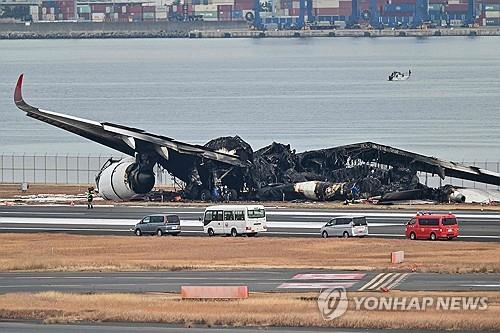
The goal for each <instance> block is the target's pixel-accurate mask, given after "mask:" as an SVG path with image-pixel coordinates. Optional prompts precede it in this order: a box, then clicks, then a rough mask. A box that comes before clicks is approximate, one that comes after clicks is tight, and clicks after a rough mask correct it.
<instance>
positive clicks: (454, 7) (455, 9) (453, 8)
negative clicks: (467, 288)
mask: <svg viewBox="0 0 500 333" xmlns="http://www.w3.org/2000/svg"><path fill="white" fill-rule="evenodd" d="M467 10H468V5H466V4H458V5H448V6H446V12H448V13H450V12H467Z"/></svg>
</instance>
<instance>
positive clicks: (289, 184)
mask: <svg viewBox="0 0 500 333" xmlns="http://www.w3.org/2000/svg"><path fill="white" fill-rule="evenodd" d="M22 81H23V76H22V75H21V76H20V77H19V79H18V82H17V86H16V89H15V93H14V102H15V104H16V106H17V107H18V108H19V109H21V110H22V111H24V112H26V115H27V116H29V117H31V118H34V119H37V120H40V121H43V122H46V123H49V124H51V125H54V126H56V127H59V128H62V129H64V130H67V131H69V132H72V133H75V134H77V135H80V136H82V137H85V138H87V139H90V140H92V141H95V142H98V143H100V144H103V145H105V146H107V147H110V148H112V149H115V150H117V151H120V152H122V153H124V154H126V155H129V156H130V157H128V158H124V159H122V160H109V161H108V162H107V163H106V164H105V165H104V166H103V167H102V169H101V171H100V172H99V174H98V176H97V178H96V183H97V188H98V190H99V192H100V194H101V196H103V197H104V198H106V199H112V200H127V199H130V198H131V197H133V196H134V195H136V194H141V193H147V192H149V191H151V189H153V187H154V184H155V175H154V172H153V168H154V166H155V165H156V164H159V165H161V166H162V167H163V168H164V169H166V170H167V171H168V172H169V173H170V174H172V175H173V176H174V177H176V178H177V179H179V180H181V181H182V183H183V185H184V189H183V194H184V196H185V197H186V198H190V199H202V200H209V199H210V198H211V196H212V193H214V191H213V190H214V189H218V188H221V187H223V188H227V189H228V190H227V193H229V194H230V198H231V199H233V200H235V199H257V200H294V199H309V200H321V201H325V200H345V199H351V198H353V199H356V198H371V197H380V198H382V199H383V200H384V199H386V200H405V199H431V200H436V201H447V200H449V199H450V198H451V199H453V200H458V201H462V199H463V198H461V197H460V195H459V194H457V193H454V189H453V188H451V187H443V188H439V189H433V188H429V187H427V186H425V185H423V184H421V183H420V182H419V178H418V176H417V172H419V171H423V172H428V173H431V174H436V175H439V176H440V177H441V178H443V179H444V177H446V176H451V177H455V178H462V179H467V180H471V181H476V182H483V183H487V184H493V185H500V174H498V173H495V172H492V171H488V170H484V169H480V168H476V167H471V166H464V165H460V164H456V163H453V162H448V161H443V160H440V159H437V158H434V157H427V156H423V155H419V154H415V153H411V152H408V151H404V150H400V149H397V148H392V147H389V146H384V145H380V144H376V143H372V142H364V143H358V144H352V145H345V146H339V147H334V148H328V149H321V150H315V151H306V152H302V153H297V152H295V150H293V149H292V148H291V147H290V145H284V144H281V143H272V144H271V145H269V146H267V147H264V148H261V149H259V150H257V151H253V150H252V148H251V147H250V145H249V144H248V143H246V142H245V141H243V140H242V139H241V138H240V137H238V136H235V137H222V138H218V139H214V140H211V141H210V142H208V143H207V144H205V145H204V146H199V145H191V144H187V143H183V142H179V141H176V140H174V139H172V138H169V137H165V136H162V135H157V134H152V133H148V132H146V131H143V130H141V129H137V128H131V127H126V126H123V125H119V124H113V123H108V122H105V123H100V122H96V121H92V120H87V119H82V118H77V117H73V116H68V115H64V114H60V113H56V112H52V111H46V110H42V109H39V108H36V107H34V106H31V105H29V104H28V103H27V102H26V101H25V100H24V99H23V96H22Z"/></svg>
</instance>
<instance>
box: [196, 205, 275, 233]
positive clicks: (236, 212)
mask: <svg viewBox="0 0 500 333" xmlns="http://www.w3.org/2000/svg"><path fill="white" fill-rule="evenodd" d="M266 230H267V226H266V210H265V209H264V206H262V205H246V206H243V205H241V206H240V205H220V206H210V207H208V208H207V209H205V214H204V216H203V231H204V232H206V233H207V234H208V235H209V236H214V235H231V236H233V237H236V236H238V235H247V236H249V237H252V236H255V235H257V233H259V232H263V231H266Z"/></svg>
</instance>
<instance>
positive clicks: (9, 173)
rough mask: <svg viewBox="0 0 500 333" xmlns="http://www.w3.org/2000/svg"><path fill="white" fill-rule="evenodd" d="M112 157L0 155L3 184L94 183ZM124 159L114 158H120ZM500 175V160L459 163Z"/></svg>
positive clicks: (165, 178)
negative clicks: (103, 166)
mask: <svg viewBox="0 0 500 333" xmlns="http://www.w3.org/2000/svg"><path fill="white" fill-rule="evenodd" d="M110 157H111V156H103V155H69V154H67V155H57V154H56V155H49V154H43V155H25V154H22V155H21V154H0V183H10V184H15V183H25V182H26V183H33V184H93V183H94V182H95V176H96V175H97V173H98V172H99V170H100V169H101V167H102V165H103V164H104V163H105V162H106V161H107V160H108V159H109V158H110ZM121 157H124V156H113V158H121ZM460 163H462V164H464V165H471V166H476V167H478V168H483V169H487V170H490V171H495V172H499V173H500V161H482V162H478V161H473V162H466V161H462V162H460ZM154 171H155V174H156V185H157V186H158V185H170V184H173V183H174V178H173V177H172V176H171V175H170V174H169V173H168V172H167V171H166V170H165V169H163V168H161V167H160V166H158V165H157V166H156V167H155V170H154ZM418 176H419V178H420V182H421V183H422V184H426V185H428V186H431V187H439V186H441V185H445V184H451V185H455V186H460V187H470V188H479V189H493V190H500V186H497V185H488V184H483V183H478V182H472V181H468V180H463V179H458V178H452V177H446V178H445V179H444V180H443V179H441V178H439V177H438V176H437V175H432V174H429V173H426V172H419V173H418Z"/></svg>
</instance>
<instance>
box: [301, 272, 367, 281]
mask: <svg viewBox="0 0 500 333" xmlns="http://www.w3.org/2000/svg"><path fill="white" fill-rule="evenodd" d="M364 276H365V274H363V273H339V274H321V273H319V274H317V273H305V274H296V275H294V276H293V277H292V279H293V280H361V279H362V278H363V277H364Z"/></svg>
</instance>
